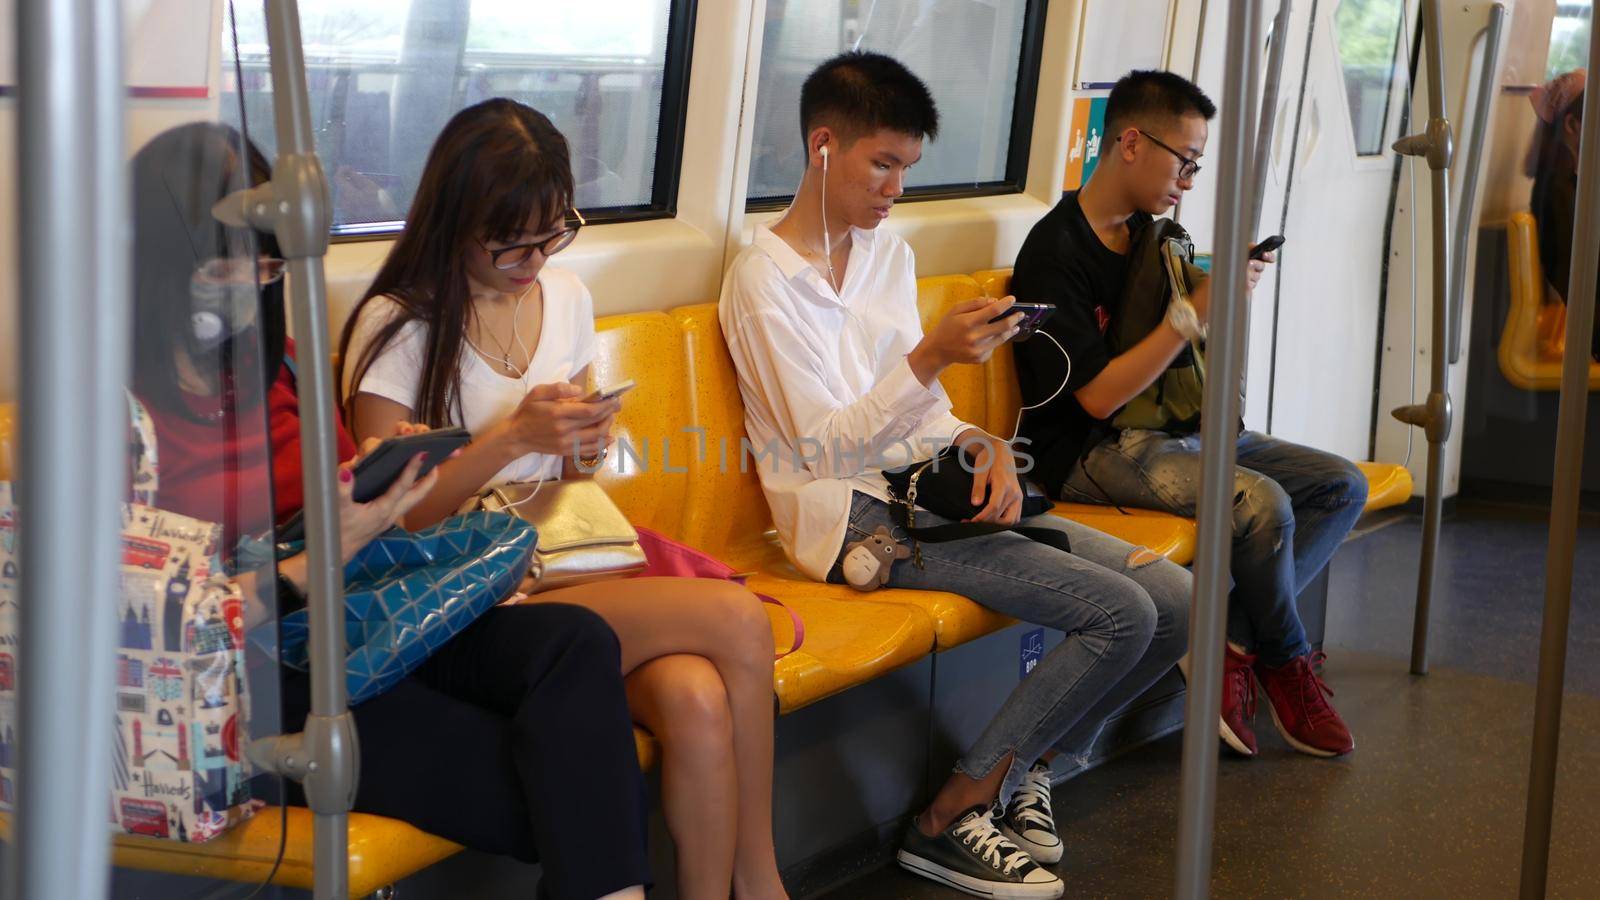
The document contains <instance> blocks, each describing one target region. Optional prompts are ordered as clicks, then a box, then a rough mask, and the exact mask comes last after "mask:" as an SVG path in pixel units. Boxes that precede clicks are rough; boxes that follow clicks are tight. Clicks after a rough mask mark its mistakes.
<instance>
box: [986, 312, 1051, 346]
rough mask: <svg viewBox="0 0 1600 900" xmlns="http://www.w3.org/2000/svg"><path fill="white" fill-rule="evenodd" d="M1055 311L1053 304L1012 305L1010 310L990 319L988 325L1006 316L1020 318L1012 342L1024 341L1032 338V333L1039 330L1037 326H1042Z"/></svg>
mask: <svg viewBox="0 0 1600 900" xmlns="http://www.w3.org/2000/svg"><path fill="white" fill-rule="evenodd" d="M1055 311H1056V307H1055V304H1053V303H1013V304H1011V308H1010V309H1008V310H1006V311H1005V312H1003V313H1001V314H1000V315H998V316H995V317H994V318H992V319H990V320H989V324H991V325H992V324H994V323H995V322H998V321H1000V320H1001V319H1004V318H1006V317H1007V316H1020V318H1018V319H1017V322H1016V325H1017V334H1016V337H1013V338H1012V340H1014V341H1025V340H1027V339H1028V338H1031V337H1033V334H1034V332H1036V331H1038V330H1039V326H1040V325H1042V324H1044V321H1045V320H1046V319H1048V318H1050V317H1051V316H1052V315H1055Z"/></svg>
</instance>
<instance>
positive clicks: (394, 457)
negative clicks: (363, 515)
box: [278, 428, 472, 541]
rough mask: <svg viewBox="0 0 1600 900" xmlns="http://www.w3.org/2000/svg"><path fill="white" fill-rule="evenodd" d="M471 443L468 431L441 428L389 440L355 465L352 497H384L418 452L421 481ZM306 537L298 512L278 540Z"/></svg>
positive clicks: (365, 499) (361, 500)
mask: <svg viewBox="0 0 1600 900" xmlns="http://www.w3.org/2000/svg"><path fill="white" fill-rule="evenodd" d="M471 440H472V435H471V434H469V433H468V432H467V430H466V429H465V428H439V429H435V430H433V431H424V432H422V433H420V434H405V435H400V436H399V437H392V438H389V439H388V440H386V441H384V442H383V443H381V444H379V445H378V446H377V447H374V448H373V450H372V452H371V453H368V454H367V455H366V456H363V457H361V461H360V462H358V463H356V466H355V469H354V470H353V474H354V475H355V479H356V483H355V487H354V490H353V491H352V497H353V498H354V500H355V501H356V502H357V503H370V502H372V501H373V500H375V499H377V498H378V497H381V496H383V493H384V492H385V491H387V490H388V489H389V486H390V485H392V484H394V480H395V479H396V478H399V477H400V473H401V472H402V471H404V470H405V467H406V464H407V463H409V462H411V458H412V457H414V456H416V455H417V454H418V453H421V454H423V458H422V468H421V469H419V470H417V477H418V478H421V477H422V476H424V475H426V474H428V473H429V472H430V471H432V470H433V467H434V466H437V465H438V464H439V463H441V462H444V461H445V460H446V459H448V458H449V456H450V454H452V453H454V452H456V451H457V450H459V449H461V448H462V447H465V446H466V445H467V444H468V443H469V442H471ZM304 537H305V520H304V518H303V514H302V513H295V514H294V517H293V518H291V519H290V520H289V521H288V522H286V523H284V525H283V527H282V528H279V529H278V540H279V541H298V540H302V539H303V538H304Z"/></svg>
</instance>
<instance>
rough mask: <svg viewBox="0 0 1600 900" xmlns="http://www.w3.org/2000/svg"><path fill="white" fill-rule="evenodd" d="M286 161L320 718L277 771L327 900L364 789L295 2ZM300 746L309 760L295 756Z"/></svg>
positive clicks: (268, 211)
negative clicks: (307, 835)
mask: <svg viewBox="0 0 1600 900" xmlns="http://www.w3.org/2000/svg"><path fill="white" fill-rule="evenodd" d="M266 10H267V45H268V47H269V49H270V51H271V52H270V58H271V64H272V99H273V112H274V122H275V124H276V125H277V132H278V159H277V162H276V164H275V165H274V167H273V175H272V188H271V191H270V192H269V194H270V200H265V201H264V200H263V197H262V195H259V194H258V195H257V200H256V203H257V205H256V208H255V210H254V211H253V212H254V214H255V216H254V217H255V218H259V219H270V221H271V228H272V231H273V232H274V233H275V234H276V235H277V237H278V244H279V246H280V247H281V248H282V250H283V256H284V259H286V260H288V263H289V282H288V283H289V287H290V294H289V303H290V307H291V309H292V310H293V315H294V332H295V339H296V341H297V342H298V348H299V354H298V356H299V377H298V378H297V382H298V385H299V394H300V413H301V416H300V448H301V468H302V471H303V472H304V473H305V481H306V492H305V496H306V503H305V524H306V553H307V555H308V557H309V559H308V562H309V566H308V569H309V572H308V575H309V582H310V583H309V585H308V587H309V590H308V591H307V592H306V594H307V598H308V602H307V608H308V611H309V615H310V626H311V634H310V648H309V649H310V657H311V714H310V715H309V716H307V717H306V726H305V731H304V732H303V733H302V734H300V735H298V736H291V737H290V739H289V740H288V742H287V743H280V745H279V750H280V753H279V756H278V759H277V760H276V762H277V763H278V765H277V766H275V769H276V770H278V771H285V772H286V774H289V775H291V776H292V777H296V778H299V779H300V780H301V781H303V782H304V784H305V791H306V800H307V805H308V806H310V807H311V810H312V812H313V813H315V816H316V818H315V823H316V824H315V829H314V831H313V839H312V840H313V865H314V867H315V875H314V892H315V895H316V897H317V898H318V900H333V898H343V897H345V896H348V894H349V884H348V882H349V872H348V870H347V853H348V843H349V842H348V837H349V836H348V834H347V832H346V828H347V826H348V820H349V812H350V807H351V805H352V804H353V803H354V800H355V789H356V778H357V774H358V773H357V772H356V732H355V725H354V722H353V720H352V718H351V716H350V710H349V708H348V706H347V703H346V701H347V699H348V698H347V696H346V694H345V683H344V654H345V647H344V621H343V619H344V617H343V609H344V582H343V571H342V569H343V567H342V566H341V565H340V559H341V555H340V552H339V519H338V509H337V504H338V492H337V488H336V486H335V484H334V477H335V472H336V470H337V468H338V458H337V454H336V451H335V443H334V421H335V420H334V403H333V375H332V372H331V371H330V365H329V362H328V359H329V353H330V345H329V341H328V319H327V305H328V304H327V293H326V284H325V283H324V280H323V269H322V258H323V255H324V254H326V253H327V250H328V229H329V224H330V208H329V207H330V203H329V199H328V180H327V177H326V176H325V175H324V174H323V171H322V163H321V161H319V160H318V159H317V154H316V148H315V145H314V144H313V141H312V131H311V106H310V103H309V101H308V99H307V96H306V76H305V59H304V55H303V53H302V50H301V45H300V14H299V10H298V8H297V4H296V2H295V0H267V5H266ZM296 744H298V751H299V752H298V754H296V753H295V752H294V750H293V749H290V748H294V747H295V745H296Z"/></svg>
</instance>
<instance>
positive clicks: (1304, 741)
mask: <svg viewBox="0 0 1600 900" xmlns="http://www.w3.org/2000/svg"><path fill="white" fill-rule="evenodd" d="M1326 658H1327V654H1325V653H1323V652H1322V651H1321V650H1318V651H1317V652H1315V653H1307V654H1305V655H1304V656H1297V657H1295V658H1294V659H1291V660H1289V661H1288V662H1287V663H1284V664H1283V665H1282V666H1279V667H1278V668H1272V667H1271V666H1264V665H1257V666H1256V675H1257V676H1258V677H1259V678H1260V679H1261V686H1262V687H1263V688H1265V689H1266V692H1267V708H1268V709H1269V710H1270V711H1271V712H1272V724H1274V725H1276V726H1278V733H1279V734H1281V735H1283V739H1284V740H1285V741H1288V742H1289V746H1291V747H1293V748H1294V749H1296V750H1299V751H1300V752H1301V753H1309V754H1310V755H1312V756H1340V755H1343V754H1345V753H1349V752H1350V751H1351V750H1354V749H1355V748H1356V742H1355V739H1354V738H1352V737H1351V736H1350V729H1349V728H1347V727H1345V724H1344V720H1343V719H1341V718H1339V713H1338V712H1336V711H1335V710H1334V708H1333V706H1332V705H1331V704H1329V703H1328V698H1329V697H1332V696H1333V688H1330V687H1328V685H1327V684H1326V683H1324V682H1323V680H1322V678H1321V677H1320V676H1318V675H1317V672H1316V669H1317V668H1318V667H1320V666H1321V665H1322V661H1323V660H1324V659H1326Z"/></svg>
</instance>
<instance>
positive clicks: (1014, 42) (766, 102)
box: [749, 0, 1032, 201]
mask: <svg viewBox="0 0 1600 900" xmlns="http://www.w3.org/2000/svg"><path fill="white" fill-rule="evenodd" d="M1026 11H1027V4H1026V2H1024V0H830V2H818V0H804V2H801V0H768V2H767V22H766V30H765V32H764V34H765V37H764V38H763V40H762V47H761V74H760V78H761V81H760V88H759V90H758V92H757V98H758V99H757V109H756V126H755V143H754V146H753V147H752V148H751V159H750V194H749V196H750V199H751V200H752V201H759V200H763V199H765V200H770V199H774V198H778V199H783V198H787V197H789V196H791V195H792V194H793V193H794V189H795V185H797V184H799V183H800V175H801V173H802V172H803V171H804V170H805V146H804V144H805V141H804V137H803V136H802V135H801V134H800V124H799V111H800V86H801V84H802V83H804V82H805V79H806V76H807V75H809V74H811V70H812V69H814V68H816V67H817V65H818V64H819V63H821V62H823V61H824V60H826V59H828V58H830V57H832V56H834V55H835V54H838V53H840V52H843V51H845V50H850V49H860V50H874V51H877V52H879V53H886V54H888V55H890V56H893V57H895V58H896V59H898V60H900V61H901V62H902V63H904V64H905V65H906V66H907V67H908V68H910V69H911V71H912V72H915V73H916V74H917V76H918V77H920V78H921V79H922V80H923V81H925V82H927V84H928V89H929V90H931V91H932V92H933V98H934V100H935V101H936V102H937V103H938V104H939V116H940V127H939V139H938V140H937V141H932V142H928V143H926V144H924V146H923V156H922V161H921V162H919V163H918V164H917V165H916V166H915V167H914V168H912V170H911V173H910V176H909V177H908V179H907V185H906V186H907V187H908V188H912V189H915V188H918V187H931V186H963V187H974V186H978V185H983V184H992V183H995V182H999V181H1002V180H1004V179H1005V176H1006V160H1007V155H1008V154H1009V152H1010V149H1011V124H1012V116H1013V114H1014V112H1015V110H1014V104H1015V100H1016V93H1017V73H1018V66H1019V60H1020V57H1021V53H1022V39H1023V34H1022V32H1023V18H1024V13H1025V12H1026ZM1022 114H1023V115H1031V114H1032V110H1024V111H1023V112H1022Z"/></svg>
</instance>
